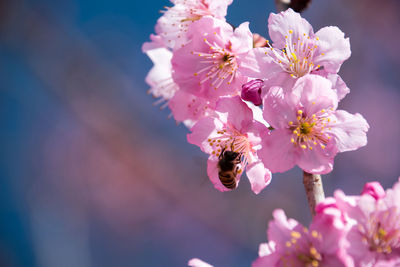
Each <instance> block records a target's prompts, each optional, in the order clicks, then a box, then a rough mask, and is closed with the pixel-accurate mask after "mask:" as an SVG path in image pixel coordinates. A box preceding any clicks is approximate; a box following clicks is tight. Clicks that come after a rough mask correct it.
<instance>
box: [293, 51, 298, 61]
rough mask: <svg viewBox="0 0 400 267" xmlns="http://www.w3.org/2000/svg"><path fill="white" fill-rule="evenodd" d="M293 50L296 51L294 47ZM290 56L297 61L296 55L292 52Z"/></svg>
mask: <svg viewBox="0 0 400 267" xmlns="http://www.w3.org/2000/svg"><path fill="white" fill-rule="evenodd" d="M295 51H296V49H295ZM292 57H293V59H294V60H295V61H297V56H296V54H295V53H292Z"/></svg>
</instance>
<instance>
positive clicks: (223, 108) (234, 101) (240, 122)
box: [215, 96, 253, 132]
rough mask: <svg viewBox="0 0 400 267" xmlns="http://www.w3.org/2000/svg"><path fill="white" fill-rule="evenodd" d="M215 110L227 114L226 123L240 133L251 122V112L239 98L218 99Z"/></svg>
mask: <svg viewBox="0 0 400 267" xmlns="http://www.w3.org/2000/svg"><path fill="white" fill-rule="evenodd" d="M215 110H216V111H218V112H221V113H227V115H228V117H227V118H228V119H227V120H228V122H229V123H230V124H232V125H233V127H235V128H236V129H237V130H238V131H240V132H241V130H242V128H243V127H246V126H247V125H248V124H249V123H251V122H252V120H253V112H252V111H251V109H250V108H249V107H248V106H247V105H246V103H244V102H243V101H242V99H241V98H240V97H239V96H234V97H222V98H220V100H218V102H217V105H216V108H215Z"/></svg>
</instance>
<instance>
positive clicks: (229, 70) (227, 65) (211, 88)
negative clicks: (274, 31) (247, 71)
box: [172, 17, 252, 100]
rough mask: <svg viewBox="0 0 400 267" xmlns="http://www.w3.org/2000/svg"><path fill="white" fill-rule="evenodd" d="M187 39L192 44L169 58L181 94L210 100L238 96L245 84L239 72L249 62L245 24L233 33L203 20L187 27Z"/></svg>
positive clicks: (222, 24) (249, 41) (229, 28)
mask: <svg viewBox="0 0 400 267" xmlns="http://www.w3.org/2000/svg"><path fill="white" fill-rule="evenodd" d="M188 36H189V37H190V40H191V41H190V42H189V43H188V44H187V45H185V46H183V47H182V48H180V49H178V50H176V51H175V52H174V55H173V58H172V65H173V68H174V74H173V78H174V80H175V82H176V83H177V84H178V85H179V87H180V88H181V90H185V91H187V92H189V93H191V94H194V95H197V96H201V97H205V98H209V99H210V100H211V99H216V98H218V97H219V96H224V95H236V94H240V89H241V86H242V84H243V83H245V82H246V81H247V76H244V75H242V73H241V70H242V68H243V65H246V64H247V65H249V64H248V61H250V60H251V59H248V58H249V57H248V52H249V51H251V49H252V34H251V32H250V30H249V27H248V23H242V24H241V25H240V26H239V27H238V28H236V29H235V30H234V31H233V28H232V26H231V25H229V24H228V23H226V22H225V21H221V20H217V19H214V18H212V17H204V18H202V19H200V20H199V21H197V22H195V23H193V24H192V25H191V26H190V27H189V32H188ZM250 58H251V57H250ZM247 65H246V66H247Z"/></svg>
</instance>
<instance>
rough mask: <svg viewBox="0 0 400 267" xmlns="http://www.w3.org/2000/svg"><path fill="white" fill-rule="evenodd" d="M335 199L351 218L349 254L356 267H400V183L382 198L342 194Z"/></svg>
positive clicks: (348, 238)
mask: <svg viewBox="0 0 400 267" xmlns="http://www.w3.org/2000/svg"><path fill="white" fill-rule="evenodd" d="M370 192H371V191H370ZM335 198H336V201H337V205H338V207H339V209H341V210H342V211H343V212H344V213H345V214H346V215H347V216H348V218H349V224H350V226H351V229H350V231H349V233H348V234H347V240H348V241H349V243H350V247H349V248H348V250H347V252H348V254H349V255H351V256H352V257H353V259H354V261H355V264H356V266H360V267H367V266H400V181H399V182H397V183H396V184H395V185H394V187H393V189H388V190H387V191H386V195H385V196H383V197H380V198H376V194H375V193H372V194H369V193H364V194H363V195H361V196H360V197H355V198H354V197H353V198H352V197H348V196H346V195H345V194H344V193H343V192H341V191H337V192H335Z"/></svg>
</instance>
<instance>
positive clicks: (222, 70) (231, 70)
mask: <svg viewBox="0 0 400 267" xmlns="http://www.w3.org/2000/svg"><path fill="white" fill-rule="evenodd" d="M204 42H205V43H206V44H207V46H208V47H209V50H208V52H205V53H204V52H193V51H192V52H191V53H192V54H196V55H198V56H199V57H201V58H202V60H201V61H200V63H202V65H203V68H201V69H200V70H198V71H197V72H195V73H194V76H198V75H200V74H202V73H205V75H203V76H202V79H201V80H200V84H202V83H204V82H206V81H208V80H211V85H212V86H213V87H214V89H215V90H217V89H218V88H219V87H220V86H221V84H222V83H223V82H224V81H225V80H227V84H231V83H232V81H233V79H234V78H235V76H236V71H237V69H238V64H237V61H236V56H235V54H233V53H232V51H231V50H230V49H231V46H232V45H231V44H230V43H229V44H228V45H227V46H226V47H221V46H219V45H218V44H216V43H215V42H214V43H213V44H211V43H210V42H209V41H208V40H207V39H206V38H204Z"/></svg>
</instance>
